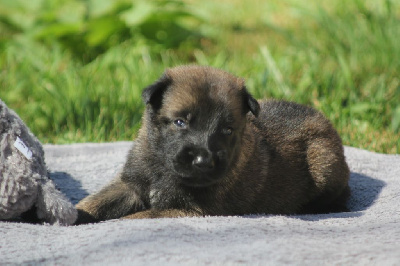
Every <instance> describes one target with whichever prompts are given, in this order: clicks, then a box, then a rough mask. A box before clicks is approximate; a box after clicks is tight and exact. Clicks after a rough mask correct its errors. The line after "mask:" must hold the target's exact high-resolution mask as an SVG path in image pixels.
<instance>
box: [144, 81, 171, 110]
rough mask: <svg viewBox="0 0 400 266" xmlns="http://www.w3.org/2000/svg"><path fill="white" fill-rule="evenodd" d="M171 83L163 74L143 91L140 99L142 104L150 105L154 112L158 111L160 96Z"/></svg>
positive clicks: (160, 101)
mask: <svg viewBox="0 0 400 266" xmlns="http://www.w3.org/2000/svg"><path fill="white" fill-rule="evenodd" d="M171 83H172V80H171V79H170V78H169V77H168V76H167V75H166V74H163V75H162V76H161V78H159V79H158V80H157V81H156V82H155V83H153V84H151V85H150V86H148V87H147V88H145V89H144V90H143V92H142V99H143V101H144V103H145V104H146V105H147V104H150V105H151V106H152V107H153V109H154V110H158V109H160V108H161V104H162V96H163V94H164V92H165V91H166V89H167V88H168V86H169V85H170V84H171Z"/></svg>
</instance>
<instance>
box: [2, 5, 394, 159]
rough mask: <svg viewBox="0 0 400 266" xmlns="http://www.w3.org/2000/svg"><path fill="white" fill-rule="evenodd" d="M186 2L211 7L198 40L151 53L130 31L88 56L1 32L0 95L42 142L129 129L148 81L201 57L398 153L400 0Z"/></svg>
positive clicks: (372, 145)
mask: <svg viewBox="0 0 400 266" xmlns="http://www.w3.org/2000/svg"><path fill="white" fill-rule="evenodd" d="M186 2H187V3H189V4H190V5H189V6H188V8H193V9H194V10H196V12H198V13H199V14H202V16H203V17H204V23H203V25H202V27H201V29H202V32H203V34H204V36H206V37H205V38H203V39H202V40H201V41H200V42H199V43H200V46H198V45H192V46H190V45H184V46H180V47H178V48H176V49H159V48H158V49H157V51H156V52H155V51H154V49H152V46H149V44H148V43H142V42H137V41H136V40H134V39H128V40H126V41H124V42H123V43H121V44H120V45H116V46H114V47H112V48H111V49H109V50H107V51H106V52H105V53H104V54H102V55H100V56H98V57H97V58H96V59H95V60H93V61H91V62H90V63H84V62H83V61H80V60H78V59H77V58H76V56H75V55H74V54H73V53H71V52H70V51H69V50H67V49H65V47H64V46H62V45H61V44H58V43H56V42H51V43H48V44H47V45H43V44H41V43H39V42H37V41H33V40H31V39H30V38H28V37H26V36H25V35H24V34H20V35H21V36H15V35H13V38H12V39H10V40H7V41H5V42H2V43H0V48H1V49H0V71H1V72H0V98H1V99H2V100H4V101H5V102H6V103H7V104H8V105H9V106H10V107H11V108H13V109H15V110H16V111H17V112H18V113H19V115H20V116H21V117H22V118H23V120H24V121H25V122H26V124H27V125H28V126H29V127H30V128H31V130H32V131H33V132H34V133H35V134H36V135H37V136H38V137H39V139H40V140H41V141H43V142H51V143H70V142H86V141H94V142H100V141H115V140H127V139H132V138H134V136H135V134H136V132H137V129H138V128H139V127H140V125H139V122H140V117H141V112H142V110H143V104H142V102H141V99H140V94H141V90H142V88H144V87H145V86H147V85H149V84H150V83H152V82H153V81H154V80H155V79H157V78H158V77H159V75H160V74H161V73H162V72H163V70H164V69H165V68H166V67H171V66H174V65H178V64H188V63H197V64H203V65H211V66H215V67H219V68H223V69H225V70H227V71H230V72H232V73H234V74H236V75H238V76H242V77H244V78H245V79H246V81H247V86H248V88H249V90H250V91H251V92H252V93H253V94H254V95H255V96H256V97H257V98H259V99H261V98H271V97H273V98H279V99H286V100H290V101H296V102H299V103H303V104H307V105H310V106H313V107H315V108H317V109H319V110H321V111H322V112H323V113H324V114H325V115H326V116H327V117H328V118H329V119H330V120H331V121H332V122H333V124H334V125H335V127H336V128H337V129H338V131H339V133H340V135H341V136H342V139H343V141H344V143H345V144H346V145H350V146H354V147H360V148H364V149H368V150H372V151H377V152H384V153H400V140H399V139H400V42H399V41H398V36H400V3H399V2H398V1H390V0H386V1H385V0H369V1H368V0H366V1H361V0H359V1H345V0H334V1H327V0H326V1H317V0H312V1H311V0H310V1H307V2H304V1H298V0H286V1H278V0H271V1H262V0H253V1H240V0H229V1H228V0H222V1H211V0H203V1H199V0H192V1H186ZM0 8H1V7H0ZM0 34H1V27H0ZM0 36H1V35H0ZM0 40H1V38H0Z"/></svg>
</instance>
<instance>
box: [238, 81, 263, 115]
mask: <svg viewBox="0 0 400 266" xmlns="http://www.w3.org/2000/svg"><path fill="white" fill-rule="evenodd" d="M242 93H243V106H245V112H246V113H247V112H249V111H251V112H252V113H253V115H254V116H255V117H257V116H258V114H259V113H260V104H259V103H258V102H257V100H256V99H254V98H253V96H251V94H250V93H249V92H248V91H247V89H246V87H243V90H242Z"/></svg>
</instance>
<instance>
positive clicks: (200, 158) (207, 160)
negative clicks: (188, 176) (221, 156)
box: [192, 155, 215, 172]
mask: <svg viewBox="0 0 400 266" xmlns="http://www.w3.org/2000/svg"><path fill="white" fill-rule="evenodd" d="M192 165H193V167H195V168H197V169H198V170H200V171H203V172H206V171H210V170H212V169H213V168H214V166H215V163H214V160H213V158H212V156H211V155H197V156H196V157H194V159H193V161H192Z"/></svg>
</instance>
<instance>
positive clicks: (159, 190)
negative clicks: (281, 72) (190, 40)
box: [77, 66, 349, 223]
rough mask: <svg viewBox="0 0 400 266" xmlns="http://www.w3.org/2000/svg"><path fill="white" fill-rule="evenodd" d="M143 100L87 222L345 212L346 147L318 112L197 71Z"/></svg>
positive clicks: (160, 85) (89, 201)
mask: <svg viewBox="0 0 400 266" xmlns="http://www.w3.org/2000/svg"><path fill="white" fill-rule="evenodd" d="M143 100H144V101H145V103H146V104H147V107H146V111H145V113H144V116H143V120H142V128H141V130H140V132H139V136H138V138H137V140H136V143H135V144H134V146H133V148H132V150H131V151H130V153H129V155H128V158H127V162H126V164H125V166H124V168H123V170H122V172H121V174H120V175H119V176H118V177H116V178H115V179H114V181H113V182H112V183H111V184H110V185H108V186H106V187H105V188H103V189H102V190H101V191H100V192H98V193H97V194H94V195H91V196H89V197H87V198H86V199H84V200H82V201H81V202H80V203H79V204H78V205H77V207H78V209H79V211H80V219H79V221H78V223H85V222H92V221H100V220H106V219H112V218H120V217H127V218H152V217H178V216H188V215H241V214H255V213H270V214H294V213H315V212H331V211H344V210H345V201H346V199H347V196H348V193H349V188H348V179H349V169H348V167H347V164H346V162H345V158H344V155H343V147H342V143H341V140H340V137H339V136H338V134H337V132H336V131H335V130H334V128H333V127H332V125H331V123H330V122H329V121H328V120H327V119H326V118H324V117H323V115H322V114H320V113H319V112H317V111H315V110H314V109H311V108H309V107H305V106H302V105H299V104H295V103H289V102H284V101H263V102H260V103H258V102H257V101H256V100H255V99H254V98H253V97H252V96H251V95H250V94H249V93H248V91H247V90H246V88H245V85H244V82H243V80H242V79H239V78H237V77H235V76H233V75H231V74H229V73H226V72H224V71H221V70H218V69H213V68H209V67H198V66H188V67H177V68H173V69H169V70H167V71H166V72H165V73H164V75H163V76H162V77H161V78H160V79H159V80H158V81H157V82H155V83H154V84H153V85H151V86H149V87H148V88H146V89H145V90H144V92H143Z"/></svg>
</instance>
